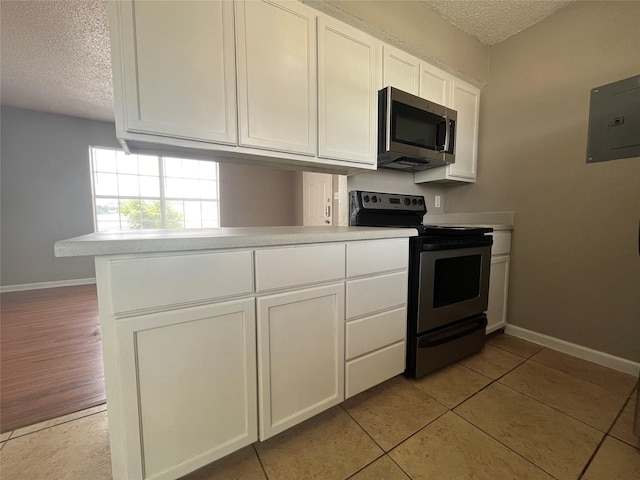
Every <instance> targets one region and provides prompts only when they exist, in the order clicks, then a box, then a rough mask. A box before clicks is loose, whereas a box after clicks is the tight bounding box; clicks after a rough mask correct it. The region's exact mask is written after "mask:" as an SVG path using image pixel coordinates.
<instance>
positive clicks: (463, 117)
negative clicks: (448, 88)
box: [447, 79, 480, 181]
mask: <svg viewBox="0 0 640 480" xmlns="http://www.w3.org/2000/svg"><path fill="white" fill-rule="evenodd" d="M451 108H453V109H454V110H455V111H456V112H458V121H457V123H456V161H455V163H454V164H453V165H449V166H448V167H447V168H448V169H449V174H450V175H453V176H455V177H460V178H461V179H468V181H475V179H476V164H477V156H478V123H479V112H480V90H478V89H477V88H476V87H474V86H472V85H469V84H468V83H465V82H463V81H461V80H458V79H454V80H453V89H452V98H451Z"/></svg>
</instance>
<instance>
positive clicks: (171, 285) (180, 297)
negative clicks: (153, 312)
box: [109, 251, 253, 314]
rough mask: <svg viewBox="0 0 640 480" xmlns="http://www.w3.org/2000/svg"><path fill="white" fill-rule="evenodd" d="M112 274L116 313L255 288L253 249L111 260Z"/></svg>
mask: <svg viewBox="0 0 640 480" xmlns="http://www.w3.org/2000/svg"><path fill="white" fill-rule="evenodd" d="M220 272H224V275H221V274H220ZM109 277H110V283H111V285H110V286H111V292H112V296H113V300H112V302H113V304H112V309H113V313H114V314H118V313H123V312H130V311H134V310H142V309H145V308H153V307H163V306H168V305H174V304H183V303H189V302H201V301H205V300H212V299H216V298H222V297H229V296H233V295H244V294H249V293H252V292H253V259H252V252H250V251H244V252H225V253H204V254H197V255H175V256H171V257H150V258H135V259H117V260H111V261H110V262H109Z"/></svg>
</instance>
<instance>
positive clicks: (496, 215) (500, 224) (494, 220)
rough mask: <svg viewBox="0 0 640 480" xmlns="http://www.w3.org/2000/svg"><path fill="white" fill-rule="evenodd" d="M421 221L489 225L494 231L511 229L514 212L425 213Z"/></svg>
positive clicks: (477, 225) (451, 224)
mask: <svg viewBox="0 0 640 480" xmlns="http://www.w3.org/2000/svg"><path fill="white" fill-rule="evenodd" d="M423 223H424V224H425V225H448V226H454V225H455V226H475V227H491V228H493V229H494V231H500V230H513V229H514V228H515V212H477V213H445V214H443V215H431V214H426V215H425V216H424V219H423Z"/></svg>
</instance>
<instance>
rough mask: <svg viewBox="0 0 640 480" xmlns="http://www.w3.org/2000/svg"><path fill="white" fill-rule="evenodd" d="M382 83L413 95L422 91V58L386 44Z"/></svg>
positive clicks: (383, 57)
mask: <svg viewBox="0 0 640 480" xmlns="http://www.w3.org/2000/svg"><path fill="white" fill-rule="evenodd" d="M382 84H383V86H384V87H395V88H397V89H400V90H403V91H405V92H407V93H411V94H413V95H418V93H419V92H420V60H418V59H417V58H416V57H413V56H411V55H409V54H408V53H406V52H403V51H402V50H398V49H397V48H394V47H392V46H390V45H384V47H383V56H382Z"/></svg>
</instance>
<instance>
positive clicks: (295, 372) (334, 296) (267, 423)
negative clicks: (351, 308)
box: [257, 283, 344, 440]
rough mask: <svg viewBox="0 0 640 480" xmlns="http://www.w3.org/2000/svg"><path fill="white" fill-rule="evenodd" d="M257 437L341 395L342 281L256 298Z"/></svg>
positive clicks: (320, 408)
mask: <svg viewBox="0 0 640 480" xmlns="http://www.w3.org/2000/svg"><path fill="white" fill-rule="evenodd" d="M257 315H258V370H259V373H258V385H259V387H258V392H259V405H260V415H259V418H260V440H266V439H267V438H269V437H272V436H273V435H275V434H277V433H280V432H282V431H284V430H286V429H287V428H289V427H292V426H293V425H296V424H298V423H300V422H302V421H304V420H306V419H308V418H311V417H312V416H314V415H316V414H317V413H320V412H322V411H324V410H326V409H328V408H330V407H332V406H334V405H337V404H338V403H340V402H341V401H343V400H344V285H343V284H342V283H336V284H331V285H325V286H322V287H315V288H308V289H305V290H295V291H293V292H288V293H279V294H276V295H269V296H266V297H261V298H258V301H257Z"/></svg>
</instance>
